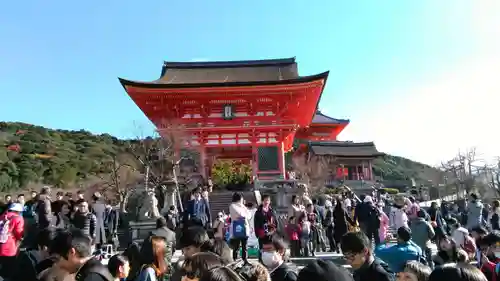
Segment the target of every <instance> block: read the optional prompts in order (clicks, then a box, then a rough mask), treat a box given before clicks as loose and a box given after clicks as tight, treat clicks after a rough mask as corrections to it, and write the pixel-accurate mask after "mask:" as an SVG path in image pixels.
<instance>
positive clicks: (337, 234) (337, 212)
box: [331, 199, 354, 253]
mask: <svg viewBox="0 0 500 281" xmlns="http://www.w3.org/2000/svg"><path fill="white" fill-rule="evenodd" d="M348 224H351V225H353V224H354V221H353V220H352V219H351V217H350V216H349V214H348V213H347V210H346V209H345V208H344V203H343V202H342V200H340V199H338V200H337V204H336V205H335V208H334V210H333V239H334V240H335V249H331V251H333V250H335V251H336V252H337V253H338V252H340V251H339V245H340V240H341V239H342V236H344V234H346V233H347V232H348V231H349V225H348Z"/></svg>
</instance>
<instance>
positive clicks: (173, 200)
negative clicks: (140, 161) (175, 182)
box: [160, 187, 177, 214]
mask: <svg viewBox="0 0 500 281" xmlns="http://www.w3.org/2000/svg"><path fill="white" fill-rule="evenodd" d="M163 198H164V201H163V208H162V209H161V212H160V213H161V214H166V213H167V212H168V210H169V208H170V206H175V207H177V193H176V191H175V187H167V189H166V190H165V191H164V193H163Z"/></svg>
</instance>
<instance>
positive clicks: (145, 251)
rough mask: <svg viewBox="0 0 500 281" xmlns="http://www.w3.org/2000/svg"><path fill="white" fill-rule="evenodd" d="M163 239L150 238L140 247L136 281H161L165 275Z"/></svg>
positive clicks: (166, 267)
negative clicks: (139, 263)
mask: <svg viewBox="0 0 500 281" xmlns="http://www.w3.org/2000/svg"><path fill="white" fill-rule="evenodd" d="M165 249H166V242H165V239H163V238H161V237H154V236H153V237H151V238H150V239H149V240H148V241H146V243H144V244H143V245H142V247H141V267H140V270H139V273H138V278H137V279H136V281H157V280H162V279H163V277H164V275H165V274H167V270H168V266H167V263H166V261H165Z"/></svg>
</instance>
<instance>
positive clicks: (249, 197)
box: [209, 191, 257, 218]
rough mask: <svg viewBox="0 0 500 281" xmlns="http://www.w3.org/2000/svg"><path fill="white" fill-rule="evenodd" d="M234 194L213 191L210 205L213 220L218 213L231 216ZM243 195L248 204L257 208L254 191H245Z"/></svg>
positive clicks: (210, 196)
mask: <svg viewBox="0 0 500 281" xmlns="http://www.w3.org/2000/svg"><path fill="white" fill-rule="evenodd" d="M233 193H234V192H232V191H213V192H212V193H210V195H209V203H210V214H211V215H212V218H215V216H216V215H217V213H218V212H224V213H226V214H229V205H231V201H232V199H233ZM241 193H242V194H243V198H245V201H246V202H252V203H253V204H254V206H256V204H257V200H256V199H255V195H254V193H253V191H243V192H241Z"/></svg>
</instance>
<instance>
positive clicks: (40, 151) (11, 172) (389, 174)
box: [0, 122, 440, 192]
mask: <svg viewBox="0 0 500 281" xmlns="http://www.w3.org/2000/svg"><path fill="white" fill-rule="evenodd" d="M138 142H139V141H138V140H121V139H118V138H116V137H113V136H111V135H109V134H101V135H95V134H91V133H89V132H87V131H85V130H80V131H68V130H54V129H48V128H44V127H41V126H35V125H30V124H24V123H17V122H0V192H15V191H17V190H22V189H27V188H30V185H33V184H38V185H41V184H47V185H52V186H55V187H59V188H68V187H75V186H79V185H85V184H86V183H88V182H89V181H92V180H95V179H100V178H103V177H107V178H113V175H112V174H113V173H114V172H116V165H117V164H116V157H117V156H119V155H124V154H128V153H130V148H131V146H133V145H136V144H137V143H138ZM374 173H375V174H376V175H377V176H380V177H382V178H383V179H384V180H407V179H411V178H414V179H415V180H417V181H428V180H432V181H436V180H438V178H437V177H439V174H440V171H439V170H438V169H435V168H432V167H430V166H428V165H424V164H421V163H417V162H414V161H411V160H409V159H406V158H402V157H397V156H391V155H387V156H386V157H384V158H381V159H378V160H377V161H376V163H375V165H374Z"/></svg>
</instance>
